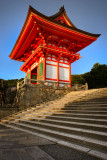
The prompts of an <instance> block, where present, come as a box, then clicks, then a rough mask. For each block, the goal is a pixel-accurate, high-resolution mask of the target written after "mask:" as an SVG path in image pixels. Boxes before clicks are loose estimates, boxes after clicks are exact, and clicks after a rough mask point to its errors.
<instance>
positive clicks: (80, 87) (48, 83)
mask: <svg viewBox="0 0 107 160" xmlns="http://www.w3.org/2000/svg"><path fill="white" fill-rule="evenodd" d="M32 82H33V83H37V84H39V85H45V86H52V87H53V88H56V89H57V88H58V86H59V85H63V88H70V86H71V87H72V89H73V90H87V89H88V84H87V83H86V84H85V85H83V84H71V83H64V82H55V81H46V80H45V81H42V80H36V79H27V78H24V80H22V81H21V82H17V90H19V89H21V88H23V87H24V86H25V85H26V84H32Z"/></svg>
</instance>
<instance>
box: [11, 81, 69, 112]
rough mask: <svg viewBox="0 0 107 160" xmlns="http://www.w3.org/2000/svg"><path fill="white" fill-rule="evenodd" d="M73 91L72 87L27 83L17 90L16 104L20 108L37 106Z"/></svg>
mask: <svg viewBox="0 0 107 160" xmlns="http://www.w3.org/2000/svg"><path fill="white" fill-rule="evenodd" d="M70 91H71V88H67V89H65V88H63V87H62V88H61V87H60V88H59V89H54V87H52V86H46V85H32V84H27V85H25V86H24V87H23V88H22V89H20V90H19V91H18V92H17V95H16V98H15V101H14V105H15V106H18V107H19V109H20V108H28V107H33V106H36V105H38V104H40V103H43V102H47V101H49V100H54V99H55V98H58V97H61V96H63V95H65V94H67V93H69V92H70Z"/></svg>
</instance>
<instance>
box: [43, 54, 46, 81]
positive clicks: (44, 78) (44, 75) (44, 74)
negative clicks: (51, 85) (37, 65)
mask: <svg viewBox="0 0 107 160" xmlns="http://www.w3.org/2000/svg"><path fill="white" fill-rule="evenodd" d="M43 80H44V81H45V80H46V58H45V57H44V58H43Z"/></svg>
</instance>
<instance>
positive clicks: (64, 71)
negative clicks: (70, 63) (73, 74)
mask: <svg viewBox="0 0 107 160" xmlns="http://www.w3.org/2000/svg"><path fill="white" fill-rule="evenodd" d="M59 80H66V81H69V68H62V67H59Z"/></svg>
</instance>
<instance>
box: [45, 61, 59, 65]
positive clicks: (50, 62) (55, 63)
mask: <svg viewBox="0 0 107 160" xmlns="http://www.w3.org/2000/svg"><path fill="white" fill-rule="evenodd" d="M46 63H49V64H54V65H57V62H52V61H48V60H46Z"/></svg>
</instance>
